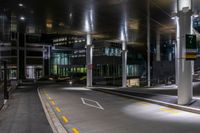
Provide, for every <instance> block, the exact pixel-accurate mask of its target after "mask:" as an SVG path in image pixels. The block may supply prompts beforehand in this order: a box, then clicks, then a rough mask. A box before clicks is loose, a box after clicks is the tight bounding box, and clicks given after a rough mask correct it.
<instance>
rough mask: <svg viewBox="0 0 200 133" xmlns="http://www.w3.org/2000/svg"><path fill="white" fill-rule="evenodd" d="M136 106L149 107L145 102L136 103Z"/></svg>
mask: <svg viewBox="0 0 200 133" xmlns="http://www.w3.org/2000/svg"><path fill="white" fill-rule="evenodd" d="M137 104H138V105H141V106H149V105H150V104H149V103H146V102H138V103H137Z"/></svg>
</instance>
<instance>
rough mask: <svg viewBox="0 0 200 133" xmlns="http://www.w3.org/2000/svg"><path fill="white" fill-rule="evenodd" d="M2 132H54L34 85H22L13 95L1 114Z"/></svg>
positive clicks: (0, 129) (0, 130)
mask: <svg viewBox="0 0 200 133" xmlns="http://www.w3.org/2000/svg"><path fill="white" fill-rule="evenodd" d="M0 132H1V133H51V132H52V129H51V127H50V125H49V123H48V121H47V119H46V116H45V113H44V111H43V108H42V104H41V102H40V99H39V96H38V94H37V88H36V86H35V85H34V84H32V85H31V84H29V85H24V86H23V85H22V86H20V87H19V88H18V89H16V90H15V92H14V93H13V94H12V96H11V97H10V100H9V102H8V104H7V107H5V108H4V109H2V110H1V112H0Z"/></svg>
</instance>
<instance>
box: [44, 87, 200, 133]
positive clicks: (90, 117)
mask: <svg viewBox="0 0 200 133" xmlns="http://www.w3.org/2000/svg"><path fill="white" fill-rule="evenodd" d="M42 90H44V91H43V92H45V93H46V94H47V95H44V96H46V97H47V99H49V100H48V101H49V103H50V104H51V107H52V108H53V110H54V111H55V113H56V115H57V117H58V118H59V120H60V121H61V122H62V124H63V125H64V127H65V128H66V130H68V132H70V133H199V132H200V115H198V114H193V113H188V112H184V111H180V110H176V109H172V108H168V107H164V106H160V105H156V104H151V103H147V102H143V101H138V100H134V99H129V98H124V97H120V96H115V95H110V94H105V93H102V92H96V91H92V90H89V89H86V88H83V87H65V86H63V85H49V86H44V87H42Z"/></svg>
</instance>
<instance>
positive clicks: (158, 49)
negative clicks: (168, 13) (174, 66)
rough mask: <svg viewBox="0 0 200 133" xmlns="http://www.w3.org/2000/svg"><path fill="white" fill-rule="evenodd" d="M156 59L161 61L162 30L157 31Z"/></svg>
mask: <svg viewBox="0 0 200 133" xmlns="http://www.w3.org/2000/svg"><path fill="white" fill-rule="evenodd" d="M156 61H158V62H159V61H161V58H160V31H159V30H158V31H157V33H156Z"/></svg>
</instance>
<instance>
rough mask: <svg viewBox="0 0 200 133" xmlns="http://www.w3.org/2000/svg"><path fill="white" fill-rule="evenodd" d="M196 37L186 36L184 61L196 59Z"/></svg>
mask: <svg viewBox="0 0 200 133" xmlns="http://www.w3.org/2000/svg"><path fill="white" fill-rule="evenodd" d="M196 40H197V39H196V35H192V34H186V55H185V58H186V60H195V59H196V58H197V41H196Z"/></svg>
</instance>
